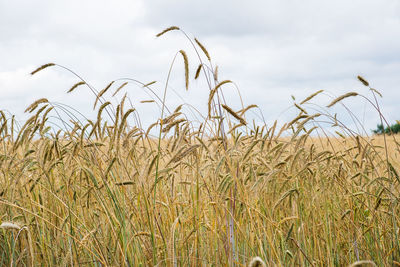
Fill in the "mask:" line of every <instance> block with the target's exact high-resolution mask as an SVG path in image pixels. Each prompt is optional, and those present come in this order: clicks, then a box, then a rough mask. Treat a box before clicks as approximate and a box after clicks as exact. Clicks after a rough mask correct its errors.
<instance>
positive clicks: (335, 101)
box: [327, 92, 358, 108]
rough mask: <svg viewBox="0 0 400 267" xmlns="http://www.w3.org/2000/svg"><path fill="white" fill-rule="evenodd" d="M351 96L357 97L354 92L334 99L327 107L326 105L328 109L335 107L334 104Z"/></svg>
mask: <svg viewBox="0 0 400 267" xmlns="http://www.w3.org/2000/svg"><path fill="white" fill-rule="evenodd" d="M351 96H358V93H356V92H350V93H347V94H344V95H341V96H339V97H338V98H336V99H334V100H333V101H332V102H331V103H330V104H329V105H327V107H328V108H330V107H332V106H333V105H335V104H336V103H338V102H340V101H342V100H343V99H345V98H348V97H351Z"/></svg>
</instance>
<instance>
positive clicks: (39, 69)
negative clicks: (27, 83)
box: [31, 63, 56, 75]
mask: <svg viewBox="0 0 400 267" xmlns="http://www.w3.org/2000/svg"><path fill="white" fill-rule="evenodd" d="M55 65H56V64H54V63H47V64H44V65H42V66H40V67H39V68H37V69H36V70H34V71H32V72H31V75H33V74H35V73H37V72H39V71H41V70H44V69H45V68H48V67H51V66H55Z"/></svg>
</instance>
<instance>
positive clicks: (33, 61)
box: [0, 0, 400, 129]
mask: <svg viewBox="0 0 400 267" xmlns="http://www.w3.org/2000/svg"><path fill="white" fill-rule="evenodd" d="M171 25H178V26H180V27H182V28H183V29H184V30H185V31H186V32H187V33H188V34H189V36H198V37H199V39H200V40H201V41H202V42H203V44H204V45H205V46H206V47H207V49H208V50H209V52H210V54H211V56H212V58H213V60H214V62H215V64H218V65H219V67H220V76H221V79H231V80H234V81H235V82H236V84H237V85H238V86H239V88H240V89H241V93H242V95H243V98H244V101H245V104H249V103H256V104H258V105H259V106H260V107H261V108H262V109H263V110H264V115H265V116H266V117H267V118H268V121H272V120H274V119H275V118H277V117H279V116H280V117H281V118H282V119H287V117H288V116H289V115H286V113H284V115H280V114H281V113H282V111H284V110H285V108H286V107H288V106H290V105H291V104H292V101H291V98H290V95H295V96H296V97H297V98H298V99H302V98H303V97H305V96H307V95H309V94H311V93H312V92H314V91H316V90H319V89H326V90H328V91H330V92H332V93H333V94H336V95H340V94H341V93H343V92H347V91H358V92H361V93H365V94H368V92H367V91H366V88H365V87H363V86H362V85H361V84H360V83H359V82H358V81H357V80H356V78H355V77H356V76H357V75H359V74H361V75H363V76H365V78H367V79H368V80H369V81H370V83H371V85H372V86H374V87H376V88H377V89H379V90H380V91H381V92H382V93H383V95H384V98H383V99H382V100H381V101H382V102H381V105H382V107H383V110H384V111H385V112H386V116H387V117H388V119H389V120H391V121H393V120H395V119H399V118H398V117H396V116H397V112H396V106H397V103H396V102H397V100H396V99H399V95H400V93H399V90H398V88H397V85H398V84H400V76H399V75H398V73H399V71H400V56H399V55H400V37H399V36H400V2H398V1H397V0H382V1H372V0H368V1H365V0H364V1H361V0H355V1H344V0H339V1H330V2H327V1H317V0H306V1H294V0H285V1H277V0H273V1H272V0H270V1H261V0H253V1H247V2H243V1H239V0H231V1H211V0H205V1H179V0H171V1H164V0H152V1H128V0H126V1H125V0H124V1H122V0H119V1H112V2H110V1H105V0H104V1H103V0H101V1H76V0H74V1H49V0H48V1H35V2H32V1H28V0H18V1H2V2H0V32H1V33H2V35H1V36H0V58H1V59H2V63H1V64H0V91H1V92H2V98H1V100H0V107H1V108H8V109H12V112H14V113H17V114H20V113H21V112H22V111H23V110H24V108H25V107H26V105H27V104H29V103H30V101H32V100H34V99H37V98H40V97H43V96H45V97H48V98H53V99H55V101H63V102H67V103H66V104H73V105H75V107H76V108H78V109H80V110H82V111H84V112H89V110H90V108H89V107H88V106H90V105H87V102H88V101H89V102H90V103H92V102H91V101H92V99H91V98H89V97H90V94H87V95H86V94H85V93H83V92H76V93H75V94H73V95H72V96H69V95H66V94H65V91H66V90H67V89H68V88H69V86H71V85H72V84H73V83H75V82H77V81H78V79H77V78H76V77H74V76H73V75H71V74H69V73H67V72H65V71H63V70H61V69H57V68H54V69H53V70H49V71H48V72H47V70H46V71H44V73H40V75H38V76H36V77H35V76H34V77H31V76H29V75H28V74H29V72H30V71H32V69H34V68H35V67H36V66H39V65H41V64H44V63H48V62H56V63H59V64H61V65H64V66H66V67H69V68H71V69H73V70H74V71H76V72H77V73H79V74H80V75H82V76H83V77H84V78H86V79H87V80H88V81H89V82H91V83H92V84H93V85H95V86H96V88H98V89H102V88H103V87H104V86H105V85H106V84H107V83H108V82H109V81H110V80H113V79H116V78H119V77H130V78H135V79H138V80H141V81H143V82H149V81H152V80H157V81H159V83H158V85H156V86H155V88H154V89H155V90H157V92H158V94H160V95H161V94H162V92H163V86H162V85H163V82H165V80H166V76H167V72H168V68H169V65H170V63H171V60H172V58H173V56H174V55H175V53H176V52H177V51H178V50H179V49H182V48H183V49H185V50H186V51H187V52H188V53H189V56H190V57H189V59H190V62H191V67H192V69H191V71H192V72H193V71H194V69H195V68H196V63H195V62H196V59H195V54H194V53H193V51H192V50H191V47H190V44H189V43H188V41H187V40H186V39H185V38H184V36H182V35H181V34H180V33H178V32H174V33H172V32H171V33H168V35H166V36H163V37H162V38H160V39H156V38H155V37H154V35H155V34H156V33H157V32H159V31H161V30H162V29H164V28H165V27H168V26H171ZM182 76H183V67H182V62H181V59H180V58H178V59H177V62H176V66H175V67H174V72H173V76H172V77H173V78H172V80H171V83H170V85H171V87H172V88H173V89H175V90H176V91H177V92H178V93H179V95H181V96H182V97H183V98H184V99H185V100H186V101H187V102H189V103H192V104H194V105H196V106H197V107H198V108H199V109H201V110H203V111H204V110H205V108H206V102H207V93H208V92H207V90H206V88H205V84H204V83H202V82H197V81H196V82H195V81H192V84H193V87H192V88H191V89H190V90H189V92H186V91H185V90H184V89H183V78H182ZM134 88H135V89H134ZM129 90H130V91H128V92H129V93H131V97H132V101H133V104H134V105H137V107H138V109H139V110H142V113H143V114H142V116H143V119H144V120H145V121H146V120H147V121H151V120H153V118H154V117H156V116H157V114H158V112H159V111H158V110H155V109H153V107H152V106H151V105H141V104H140V103H139V102H140V100H143V99H147V98H148V96H147V95H146V94H145V93H144V92H143V90H142V89H139V88H136V87H134V86H132V87H129ZM224 91H225V92H226V95H227V98H228V99H229V100H228V102H232V105H233V106H234V107H237V108H239V107H240V101H239V98H238V96H237V94H236V93H235V91H234V90H233V89H232V88H231V87H227V88H226V89H224ZM80 94H82V95H80ZM168 95H169V96H170V97H171V98H170V99H168V101H169V103H170V104H171V105H172V106H174V105H177V104H178V103H179V101H180V100H179V97H177V96H175V95H174V92H173V91H169V92H168ZM326 101H329V100H328V99H327V100H326ZM319 104H320V105H325V104H326V103H323V102H320V103H319ZM349 104H350V105H352V106H354V109H355V112H357V113H359V114H360V116H362V114H363V113H364V111H363V107H364V102H363V101H353V102H349ZM149 114H150V115H149ZM374 114H375V115H374V116H371V117H370V119H369V120H368V121H366V125H367V129H368V128H372V127H374V126H375V124H376V122H377V114H376V113H374Z"/></svg>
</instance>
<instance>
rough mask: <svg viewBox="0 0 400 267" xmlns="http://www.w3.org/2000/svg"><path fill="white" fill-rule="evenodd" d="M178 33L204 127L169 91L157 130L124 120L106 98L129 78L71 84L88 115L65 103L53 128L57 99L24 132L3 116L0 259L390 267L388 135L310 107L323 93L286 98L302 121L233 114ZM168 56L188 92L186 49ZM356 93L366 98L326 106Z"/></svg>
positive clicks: (395, 219)
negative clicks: (84, 95) (86, 94)
mask: <svg viewBox="0 0 400 267" xmlns="http://www.w3.org/2000/svg"><path fill="white" fill-rule="evenodd" d="M171 31H179V32H180V33H181V34H184V35H185V36H187V35H186V33H185V32H183V31H181V30H180V29H179V28H178V27H175V26H174V27H170V28H168V29H166V30H164V31H163V32H161V33H160V34H158V35H157V36H158V37H163V36H164V34H166V33H169V32H171ZM188 41H189V42H191V43H192V44H193V49H194V50H195V51H196V52H197V53H198V56H199V57H198V60H199V67H198V68H197V69H196V71H195V76H194V78H195V79H202V78H203V79H205V80H206V81H207V84H208V85H209V88H208V89H209V90H208V94H209V97H208V103H207V109H208V112H207V114H203V118H204V121H202V122H201V124H200V126H194V125H195V124H194V123H193V122H192V121H190V120H189V119H188V117H187V116H185V113H184V112H183V110H182V105H180V106H177V107H176V108H175V110H174V111H172V112H167V110H166V109H165V105H164V103H165V99H164V98H165V93H164V95H161V96H159V97H158V98H155V99H154V100H151V101H156V102H157V101H158V102H159V104H160V107H161V114H162V115H161V117H160V118H159V119H158V120H157V121H156V122H155V123H154V124H152V125H150V126H149V127H147V128H146V129H143V128H141V127H139V126H138V125H133V124H131V123H129V122H131V121H132V120H131V118H132V116H135V114H136V113H135V112H136V111H135V109H134V107H132V106H129V105H128V102H129V101H127V99H126V97H124V98H122V99H121V101H120V102H119V104H118V105H114V104H113V103H111V102H110V101H108V99H107V96H108V95H109V94H110V95H111V94H114V95H115V94H117V93H120V92H122V91H123V90H125V88H124V86H125V85H126V84H127V83H128V82H125V83H121V84H118V83H116V82H115V83H114V82H111V83H110V84H109V85H108V86H107V87H106V88H104V89H102V90H100V91H97V90H96V89H95V88H92V87H90V86H89V85H88V84H87V83H86V82H85V81H84V80H79V81H78V82H77V83H76V84H75V85H74V86H72V87H71V88H70V89H69V90H68V93H72V92H74V93H78V92H75V90H78V89H82V88H78V87H86V89H88V90H92V91H93V93H94V98H93V106H94V108H95V110H96V112H97V116H96V118H94V119H92V120H89V119H88V120H87V121H82V120H76V119H75V118H76V117H75V116H74V114H73V112H72V111H70V113H68V114H70V116H69V118H67V119H66V118H59V119H60V120H61V121H62V123H61V126H60V127H57V126H55V124H52V123H51V118H52V117H54V116H56V117H57V116H58V112H57V111H60V109H61V108H62V107H60V106H58V105H55V104H53V103H52V102H51V101H49V100H48V99H46V98H41V99H39V100H38V101H36V102H34V103H33V104H32V105H30V106H29V107H28V108H27V109H26V112H27V113H28V114H31V117H30V119H28V120H27V121H26V123H25V124H23V125H22V126H20V125H18V124H17V123H16V120H15V118H14V117H13V116H8V115H7V114H6V113H4V112H2V111H1V117H0V140H1V147H0V167H1V168H0V170H1V172H0V265H1V266H249V264H250V265H251V266H263V265H264V266H349V265H352V266H400V242H399V234H400V233H399V224H400V216H399V212H400V209H399V195H400V194H399V193H400V184H399V183H400V178H399V175H398V170H399V168H400V164H399V162H400V161H399V143H398V142H397V141H396V136H395V135H375V136H368V135H363V134H359V133H356V132H354V131H352V130H351V129H349V128H347V127H346V126H345V125H344V124H343V123H342V122H340V121H339V120H337V118H336V117H334V116H330V115H329V114H327V113H322V112H321V113H311V112H310V111H308V110H307V103H309V102H311V101H313V100H314V99H315V98H316V97H318V95H319V94H320V93H322V91H318V92H316V93H314V94H312V95H310V96H309V97H308V98H306V99H304V100H303V101H301V102H299V103H297V104H295V108H297V110H298V111H299V114H298V116H297V117H295V118H293V119H292V120H291V121H289V122H287V123H284V124H283V126H279V127H278V123H275V124H273V125H257V124H255V123H254V124H253V123H252V122H251V121H248V120H247V118H246V116H247V113H248V112H249V110H253V109H257V108H258V107H257V106H256V105H250V106H248V107H243V108H242V109H241V110H234V109H233V108H231V107H230V106H229V103H226V102H225V101H224V97H223V92H222V88H223V87H224V86H226V85H227V84H229V83H231V81H230V80H223V81H219V80H218V75H217V70H216V69H215V68H214V67H213V65H212V59H211V58H210V55H209V52H208V51H207V49H206V48H205V46H204V45H203V44H201V43H200V41H199V40H197V39H193V40H192V39H190V38H189V37H188ZM177 55H178V56H180V57H181V59H182V61H183V64H184V80H185V84H184V86H185V87H186V88H187V89H189V88H190V82H191V79H192V78H191V77H190V75H189V67H188V60H189V59H188V56H187V54H186V52H185V51H183V50H180V51H179V52H178V53H177ZM57 67H62V66H59V65H57V64H54V63H49V64H46V65H43V66H42V67H40V68H38V69H37V70H35V71H33V72H32V74H34V75H38V73H40V72H42V71H46V69H47V68H57ZM359 80H360V81H361V82H362V83H363V84H364V85H365V86H366V87H368V89H370V91H371V93H372V94H373V96H374V97H376V96H377V95H378V94H379V92H377V91H376V90H375V89H372V88H370V87H369V84H368V82H367V81H366V80H365V79H364V78H362V77H359ZM142 86H143V87H144V88H151V86H152V84H151V83H150V84H142ZM166 88H167V87H166ZM166 90H167V89H166ZM353 97H364V96H362V95H359V94H357V93H354V92H350V93H348V94H346V95H343V96H340V97H338V98H336V99H332V102H331V103H328V107H331V106H334V105H340V104H342V100H343V99H347V98H348V99H351V98H353ZM364 98H365V97H364ZM375 100H376V98H372V99H371V100H369V101H370V103H371V105H373V106H374V107H376V109H377V112H378V113H380V109H379V106H378V102H375ZM321 118H323V120H325V121H329V122H330V123H331V125H332V126H334V127H336V128H335V129H336V133H335V134H334V135H331V134H328V133H326V131H325V129H324V128H323V127H321V126H320V124H319V123H318V120H320V119H321ZM381 118H382V120H383V121H384V120H385V119H384V117H383V116H382V117H381ZM154 133H155V134H154ZM255 257H259V258H257V260H253V263H250V262H251V261H252V259H254V258H255Z"/></svg>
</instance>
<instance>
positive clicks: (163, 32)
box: [156, 26, 180, 37]
mask: <svg viewBox="0 0 400 267" xmlns="http://www.w3.org/2000/svg"><path fill="white" fill-rule="evenodd" d="M175 30H180V29H179V27H177V26H171V27H169V28H166V29H165V30H163V31H162V32H160V33H158V34H157V35H156V37H160V36H161V35H163V34H165V33H167V32H169V31H175Z"/></svg>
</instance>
